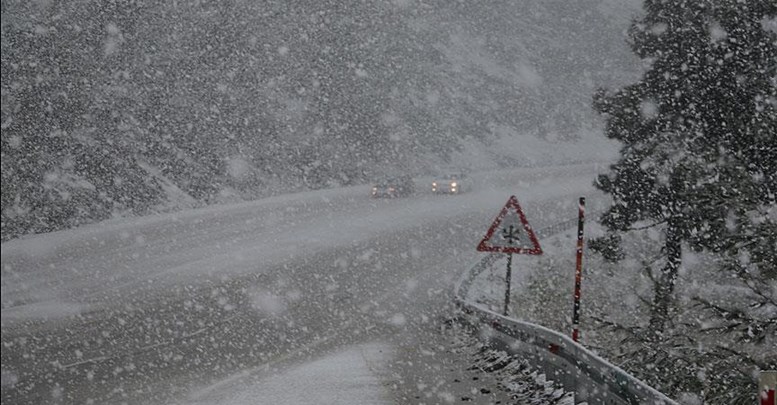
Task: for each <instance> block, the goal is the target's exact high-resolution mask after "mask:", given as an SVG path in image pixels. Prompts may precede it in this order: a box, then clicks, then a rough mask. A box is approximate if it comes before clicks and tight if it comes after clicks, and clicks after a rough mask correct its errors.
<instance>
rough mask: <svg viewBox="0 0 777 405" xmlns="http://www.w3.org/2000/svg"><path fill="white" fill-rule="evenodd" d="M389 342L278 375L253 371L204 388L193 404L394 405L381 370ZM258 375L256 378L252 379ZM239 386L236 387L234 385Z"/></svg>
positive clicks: (354, 349) (361, 347)
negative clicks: (264, 376) (382, 379)
mask: <svg viewBox="0 0 777 405" xmlns="http://www.w3.org/2000/svg"><path fill="white" fill-rule="evenodd" d="M390 350H391V348H390V346H389V345H385V344H381V343H369V344H363V345H358V346H353V347H349V348H347V349H345V350H342V351H339V352H336V353H332V354H330V355H327V356H325V357H323V358H320V359H317V360H314V361H311V362H307V363H304V364H300V365H298V366H295V367H291V368H289V369H287V370H283V371H280V372H279V373H278V374H274V373H272V371H273V370H267V371H270V376H269V377H266V378H263V377H262V376H263V375H264V374H266V373H261V372H258V371H261V370H253V371H248V372H244V373H241V374H240V375H238V376H233V377H231V378H229V379H226V380H223V381H220V382H218V383H216V384H213V385H211V386H208V387H206V388H204V389H201V390H199V391H197V392H195V393H193V394H191V395H190V396H189V399H188V402H187V403H188V404H191V405H196V404H214V403H218V404H220V405H261V404H268V405H270V404H338V405H350V404H353V405H370V404H373V405H378V404H392V403H393V401H392V400H391V399H390V395H389V393H388V390H387V389H386V387H385V386H384V385H383V383H382V382H381V378H380V375H379V372H378V370H379V369H381V368H382V367H384V366H385V364H386V361H387V359H388V358H389V357H390ZM252 379H253V381H251V380H252ZM233 388H234V389H233Z"/></svg>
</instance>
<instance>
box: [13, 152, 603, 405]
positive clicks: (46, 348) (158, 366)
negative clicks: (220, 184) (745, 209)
mask: <svg viewBox="0 0 777 405" xmlns="http://www.w3.org/2000/svg"><path fill="white" fill-rule="evenodd" d="M596 171H597V168H596V165H593V164H590V165H576V166H564V167H555V168H543V169H521V170H515V171H511V172H494V173H483V174H479V175H477V176H475V179H476V181H477V182H476V187H475V190H474V191H473V192H472V193H468V194H465V195H460V196H447V197H446V196H434V195H430V194H427V193H426V192H425V191H421V192H419V193H418V194H417V195H415V196H413V197H411V198H407V199H395V200H371V199H370V198H368V197H367V196H368V187H366V186H360V187H351V188H343V189H334V190H325V191H317V192H308V193H300V194H294V195H284V196H279V197H274V198H268V199H264V200H260V201H256V202H249V203H241V204H234V205H225V206H217V207H210V208H205V209H199V210H192V211H187V212H183V213H176V214H166V215H157V216H153V217H146V218H140V219H137V218H136V219H128V220H116V221H110V222H106V223H101V224H97V225H93V226H88V227H84V228H80V229H77V230H71V231H65V232H57V233H52V234H48V235H40V236H35V237H30V238H25V239H21V240H15V241H11V242H8V243H5V244H3V245H2V308H3V309H2V341H3V350H2V401H3V403H15V404H16V403H19V404H22V403H31V404H32V403H89V402H90V401H91V402H92V403H121V402H126V403H213V402H221V403H225V402H226V403H241V404H242V403H284V402H285V403H299V402H301V401H302V402H306V400H305V398H318V399H319V400H322V399H324V400H323V401H321V402H327V401H329V402H330V403H348V400H344V399H343V398H342V397H337V396H336V395H335V396H334V397H332V399H331V400H326V398H329V397H326V396H325V395H324V396H322V395H323V394H322V393H321V390H322V387H324V386H326V387H329V393H330V394H336V393H338V392H339V393H342V392H343V390H346V388H344V387H343V386H342V384H341V385H340V386H338V385H332V384H325V383H321V381H318V382H317V383H315V382H314V381H313V380H314V379H316V378H315V376H316V375H320V376H321V378H324V376H323V375H322V373H325V374H330V373H331V372H332V370H336V369H339V372H340V373H343V372H344V370H342V369H343V368H349V367H350V368H351V371H353V372H354V373H355V374H354V375H356V376H357V377H354V376H353V375H350V374H348V373H345V374H342V378H339V379H338V380H342V379H352V378H355V379H356V380H358V379H359V378H364V380H362V383H361V384H357V386H358V387H360V388H359V389H360V390H364V389H366V390H367V391H369V393H361V394H354V395H358V399H353V398H351V399H352V400H353V403H408V402H414V401H422V400H423V401H422V402H427V403H429V402H432V403H433V402H436V401H438V402H445V401H446V400H448V399H450V398H456V396H457V395H459V394H457V393H456V389H457V388H455V387H451V386H448V385H449V384H451V381H452V380H450V379H446V378H447V377H446V376H445V375H444V373H445V372H449V371H450V369H453V368H455V366H456V365H455V364H453V363H451V361H453V360H452V357H451V356H452V355H451V354H450V353H448V354H447V355H446V353H445V352H446V347H445V345H444V344H441V343H440V342H439V340H440V334H439V329H440V328H439V327H440V320H441V318H442V317H445V316H447V315H448V314H449V313H450V310H451V308H450V297H449V293H450V288H451V286H452V283H453V281H454V279H455V278H456V277H457V276H458V274H459V273H460V272H461V271H463V270H464V269H465V268H466V267H467V265H468V264H469V263H471V262H472V261H473V260H474V259H475V258H476V256H477V253H476V252H475V251H474V246H475V244H476V242H477V240H478V239H479V238H480V237H481V236H482V234H483V233H484V232H485V230H486V228H487V226H488V225H489V224H490V221H491V220H492V219H493V217H494V216H495V215H496V213H497V212H498V210H499V208H501V206H502V205H503V204H504V202H505V201H506V200H507V197H508V196H509V195H510V194H516V195H517V196H518V198H519V200H520V202H521V203H522V205H523V207H524V210H525V212H526V214H527V217H528V219H529V220H530V221H531V222H532V225H534V227H535V228H540V227H543V226H546V225H549V224H552V223H555V222H557V221H560V220H563V219H567V218H569V217H571V216H574V215H575V213H576V197H577V196H579V195H589V204H590V206H591V207H593V209H596V206H597V203H598V202H600V201H598V200H597V198H598V197H597V196H598V194H594V192H593V190H592V186H591V181H592V179H593V178H594V177H595V174H596ZM422 190H425V189H422ZM592 195H593V198H591V196H592ZM359 353H361V354H359ZM446 356H447V357H446ZM327 359H329V360H327ZM354 359H357V360H358V359H361V360H358V361H357V360H354ZM349 365H350V366H349ZM362 368H363V369H364V370H369V371H370V373H372V375H373V377H374V378H366V374H365V373H364V372H359V371H358V370H361V369H362ZM443 368H447V370H442V369H443ZM316 370H318V371H316ZM327 370H328V371H327ZM454 372H455V370H454ZM337 375H340V374H337ZM284 376H285V377H284ZM305 379H310V380H311V381H310V382H309V383H301V382H300V380H305ZM322 381H326V380H322ZM446 384H448V385H446ZM257 387H261V389H259V388H257ZM365 387H366V388H365ZM370 387H371V388H370ZM463 389H464V390H465V392H466V391H467V390H468V388H466V387H464V388H463ZM284 391H285V393H284ZM346 391H347V390H346ZM356 391H359V390H356ZM290 393H292V394H294V395H297V396H294V395H292V396H288V394H290ZM284 395H285V396H284ZM306 395H307V396H306ZM311 395H312V396H311ZM338 398H339V399H338ZM475 399H476V398H475Z"/></svg>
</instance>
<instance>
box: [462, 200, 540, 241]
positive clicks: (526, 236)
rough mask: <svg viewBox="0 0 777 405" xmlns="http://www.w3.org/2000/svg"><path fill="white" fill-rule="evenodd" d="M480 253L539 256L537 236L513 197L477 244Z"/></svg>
mask: <svg viewBox="0 0 777 405" xmlns="http://www.w3.org/2000/svg"><path fill="white" fill-rule="evenodd" d="M477 250H478V251H480V252H502V253H518V254H527V255H541V254H542V248H540V242H539V241H538V240H537V236H536V235H534V231H533V230H532V228H531V225H529V222H528V221H527V220H526V215H524V214H523V210H522V209H521V205H520V204H518V199H517V198H515V196H514V195H513V196H510V199H509V200H507V204H505V206H504V208H502V211H501V212H500V213H499V215H497V217H496V219H495V220H494V223H493V224H491V227H490V228H488V232H486V236H485V237H484V238H483V240H481V241H480V244H478V248H477Z"/></svg>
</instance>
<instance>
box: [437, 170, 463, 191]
mask: <svg viewBox="0 0 777 405" xmlns="http://www.w3.org/2000/svg"><path fill="white" fill-rule="evenodd" d="M470 190H472V180H471V179H470V178H469V176H467V175H466V174H464V173H448V174H444V175H441V176H438V177H436V178H435V179H434V180H432V192H433V193H436V194H459V193H464V192H467V191H470Z"/></svg>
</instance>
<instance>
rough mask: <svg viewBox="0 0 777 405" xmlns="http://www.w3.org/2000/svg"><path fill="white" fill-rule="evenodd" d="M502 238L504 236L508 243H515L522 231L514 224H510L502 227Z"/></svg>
mask: <svg viewBox="0 0 777 405" xmlns="http://www.w3.org/2000/svg"><path fill="white" fill-rule="evenodd" d="M502 238H504V239H505V240H506V241H507V243H509V244H511V245H512V244H515V242H516V241H517V240H518V239H519V238H520V231H519V230H518V229H516V228H515V227H514V226H512V225H510V227H509V228H502Z"/></svg>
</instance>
